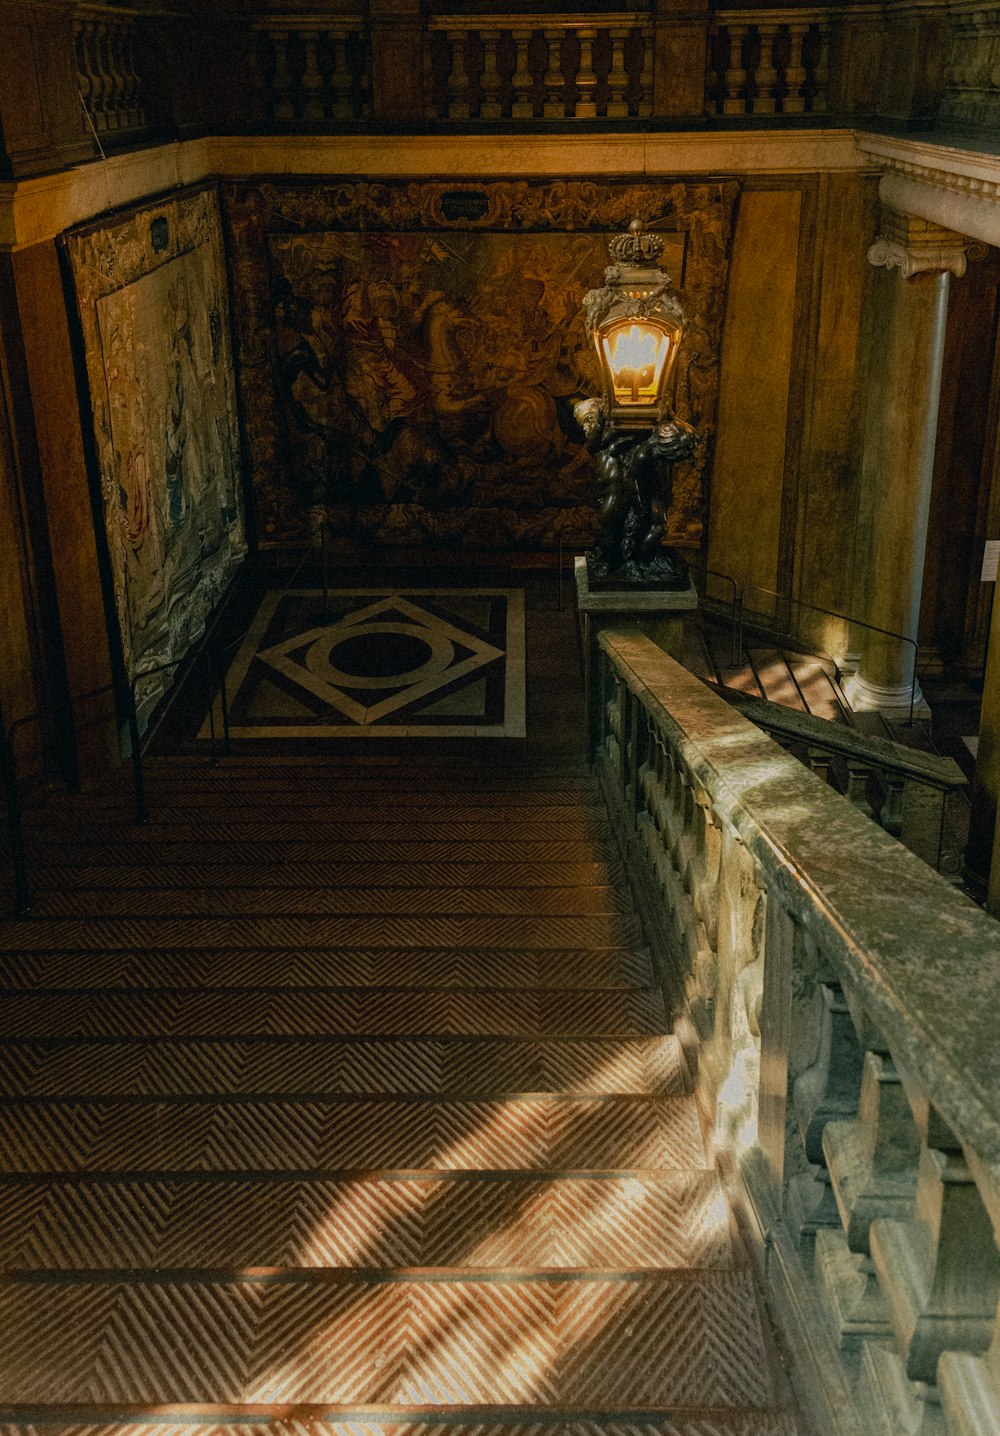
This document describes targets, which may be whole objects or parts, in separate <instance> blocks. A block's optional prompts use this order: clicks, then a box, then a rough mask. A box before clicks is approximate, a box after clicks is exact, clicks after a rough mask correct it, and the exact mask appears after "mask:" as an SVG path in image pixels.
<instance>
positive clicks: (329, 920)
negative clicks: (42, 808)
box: [0, 912, 642, 952]
mask: <svg viewBox="0 0 1000 1436" xmlns="http://www.w3.org/2000/svg"><path fill="white" fill-rule="evenodd" d="M641 944H642V935H641V933H640V931H639V927H638V924H637V923H636V922H635V921H634V920H633V919H632V918H630V917H626V916H624V915H621V916H594V917H539V918H531V917H489V918H477V917H468V918H465V917H438V916H435V915H428V916H426V917H424V916H420V915H418V916H403V917H390V918H382V917H379V916H377V915H365V916H361V917H309V916H302V915H300V914H298V913H294V912H293V913H286V914H285V915H283V916H279V917H265V918H244V919H240V918H184V917H174V916H172V915H165V916H163V917H158V918H134V919H132V918H102V917H94V918H88V919H86V920H84V921H80V920H78V919H76V918H73V919H62V920H61V919H59V918H48V919H28V920H24V921H15V922H9V923H7V924H5V925H4V927H3V928H2V929H0V951H4V952H33V951H35V952H37V951H39V950H40V949H49V950H53V951H54V950H57V949H63V950H66V949H69V950H84V951H91V952H93V951H101V950H108V949H112V948H114V949H119V950H120V949H122V948H140V947H143V948H156V947H158V946H164V947H323V948H329V947H456V948H462V947H491V946H492V947H520V948H526V949H536V950H537V949H545V948H564V947H587V946H594V947H639V946H641Z"/></svg>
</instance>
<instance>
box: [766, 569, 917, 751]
mask: <svg viewBox="0 0 1000 1436" xmlns="http://www.w3.org/2000/svg"><path fill="white" fill-rule="evenodd" d="M748 593H755V594H758V595H759V596H760V597H762V598H776V599H778V600H779V601H780V602H781V603H787V604H794V605H795V606H796V608H808V609H809V610H810V612H812V613H822V614H824V615H825V616H826V617H827V618H838V619H840V620H841V622H843V623H850V624H853V625H854V626H855V627H856V628H864V629H867V631H868V632H869V633H879V634H881V635H882V636H883V637H884V638H894V639H896V640H897V641H898V642H899V643H908V644H909V645H910V647H911V648H912V649H913V678H912V680H911V682H910V716H909V719H908V720H907V726H908V727H912V725H913V709H914V706H915V704H916V693H917V655H918V653H919V651H920V650H919V648H918V646H917V641H916V639H915V638H910V637H908V636H907V635H906V634H905V633H894V632H893V631H892V629H891V628H879V626H878V624H875V623H866V622H865V620H864V619H863V618H852V617H851V615H850V614H849V613H838V612H837V610H836V609H834V608H823V607H821V606H820V605H819V604H818V603H807V602H806V601H805V599H802V598H793V597H792V595H791V594H790V593H778V592H777V590H776V589H773V588H761V587H760V586H759V585H758V584H755V583H748V584H747V585H746V586H745V587H744V588H743V589H742V590H741V592H740V618H739V652H740V653H742V652H743V629H744V626H745V618H746V597H747V594H748ZM775 617H777V607H776V608H775ZM787 631H788V633H789V636H791V637H797V636H798V635H797V634H794V633H792V632H791V629H789V630H787ZM818 656H821V657H824V658H829V659H830V661H831V662H835V661H836V660H835V659H834V657H833V654H832V653H825V654H820V655H818Z"/></svg>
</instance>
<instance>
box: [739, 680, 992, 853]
mask: <svg viewBox="0 0 1000 1436" xmlns="http://www.w3.org/2000/svg"><path fill="white" fill-rule="evenodd" d="M732 706H733V707H734V708H735V709H736V710H737V711H738V712H740V713H742V714H744V716H745V717H747V718H749V719H750V721H751V722H752V723H755V724H756V725H757V727H758V728H763V730H764V732H765V733H769V734H770V735H771V737H772V738H774V740H775V742H777V743H780V744H781V746H782V747H783V748H785V749H786V750H787V751H788V752H790V753H791V754H792V755H793V756H794V757H796V758H798V759H799V761H800V762H802V763H805V764H806V765H807V767H809V768H811V769H812V771H813V772H814V773H816V774H817V775H818V776H819V777H820V778H822V779H823V781H824V782H827V783H831V784H832V785H833V786H834V787H835V788H836V789H837V791H838V792H841V793H843V794H844V795H845V796H846V797H847V798H849V799H850V800H851V802H852V803H853V804H854V806H855V807H856V808H859V809H860V811H861V812H862V813H864V815H865V816H866V817H868V818H874V819H875V821H876V822H877V823H879V824H880V825H881V826H882V827H883V828H885V830H886V832H887V833H891V834H892V836H893V837H894V838H899V840H900V842H902V843H905V844H906V846H907V847H908V848H909V849H910V851H911V852H913V853H916V854H917V856H918V857H920V858H923V859H924V861H925V862H929V863H930V864H931V866H932V867H940V866H941V848H942V837H943V829H944V820H945V803H946V801H947V798H948V795H949V794H950V793H955V792H958V791H960V790H961V789H962V788H964V787H965V785H966V778H965V774H964V773H963V772H962V770H961V768H960V767H959V766H958V764H957V763H956V762H955V760H954V759H953V758H942V757H939V756H938V754H936V753H923V752H920V751H919V750H918V749H914V748H906V747H904V746H903V744H901V743H893V742H891V741H890V740H889V739H888V738H879V737H876V736H874V735H869V734H867V733H859V732H858V731H857V730H856V729H854V728H846V727H841V726H840V725H838V724H835V723H831V722H829V721H828V720H827V719H825V718H817V717H815V715H814V714H812V713H799V712H797V711H796V710H795V709H793V708H785V707H782V705H781V704H780V703H770V702H768V700H767V699H765V698H754V697H751V696H743V697H740V698H738V699H736V700H734V701H733V702H732Z"/></svg>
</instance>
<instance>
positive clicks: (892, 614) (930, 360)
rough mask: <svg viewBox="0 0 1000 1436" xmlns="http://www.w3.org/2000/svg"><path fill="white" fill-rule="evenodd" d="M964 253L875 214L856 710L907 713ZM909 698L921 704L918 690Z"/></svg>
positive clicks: (853, 688) (924, 228) (889, 215)
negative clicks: (949, 333) (950, 321)
mask: <svg viewBox="0 0 1000 1436" xmlns="http://www.w3.org/2000/svg"><path fill="white" fill-rule="evenodd" d="M970 248H972V241H970V240H969V239H968V238H966V236H965V235H961V234H956V233H955V232H954V231H952V230H947V229H942V228H941V227H940V226H938V225H936V224H932V223H931V222H930V221H929V220H925V219H918V218H916V217H915V216H914V215H909V214H901V213H899V212H898V211H896V210H892V209H888V208H883V211H882V220H881V226H880V232H879V236H878V238H877V239H876V241H875V243H874V244H873V245H872V246H871V248H870V249H869V251H868V259H869V261H870V262H871V263H872V264H873V265H875V267H876V268H877V269H878V270H879V271H880V272H879V274H878V276H877V278H876V281H875V284H874V286H873V304H874V312H873V314H872V316H871V318H872V323H871V344H872V353H871V363H870V367H869V373H870V376H871V377H870V380H869V391H868V402H867V407H866V411H865V426H864V446H863V455H862V463H861V478H862V486H863V489H864V491H865V493H866V495H867V499H868V506H869V514H870V528H869V536H868V550H867V565H866V593H865V609H864V617H865V619H866V621H867V622H868V623H870V624H872V625H873V627H874V628H876V629H882V630H885V632H883V633H876V632H872V631H871V630H868V631H865V632H864V634H863V637H862V643H861V662H860V664H859V667H858V671H857V673H856V674H854V676H853V677H852V678H851V679H850V680H849V683H848V685H847V694H848V697H849V699H850V701H851V703H852V705H853V706H854V707H855V708H867V709H872V708H877V709H881V710H884V711H893V712H897V711H899V710H908V709H909V705H910V695H911V688H912V685H913V680H914V665H915V661H916V637H917V620H918V617H919V612H920V588H921V582H922V579H923V567H924V547H925V544H926V539H927V518H928V513H929V510H930V498H931V479H932V477H933V472H934V444H935V438H936V433H937V420H938V401H939V398H940V389H941V363H942V358H943V354H944V332H945V321H946V318H947V312H948V285H949V283H950V280H951V276H952V275H955V277H956V278H958V277H960V276H961V275H963V274H964V273H965V268H966V264H967V261H968V258H969V251H970ZM892 634H895V635H901V637H891V636H889V635H892ZM905 640H912V641H909V642H908V641H905ZM912 691H913V692H914V697H915V699H916V703H917V705H918V706H919V705H920V703H921V701H922V700H921V695H920V690H919V687H917V688H916V689H914V690H912Z"/></svg>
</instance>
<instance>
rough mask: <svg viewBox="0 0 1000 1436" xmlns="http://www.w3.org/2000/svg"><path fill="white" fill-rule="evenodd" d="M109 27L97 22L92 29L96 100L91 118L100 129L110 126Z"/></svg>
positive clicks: (92, 72) (92, 70)
mask: <svg viewBox="0 0 1000 1436" xmlns="http://www.w3.org/2000/svg"><path fill="white" fill-rule="evenodd" d="M107 36H108V27H107V26H106V25H101V24H97V23H95V24H94V26H93V28H92V31H91V56H92V59H93V64H92V68H91V74H92V76H93V80H94V100H93V107H92V110H91V118H92V119H93V121H94V126H95V128H96V129H98V130H106V129H107V128H108V106H109V104H110V100H111V76H110V75H109V73H108V64H107V55H106V50H107Z"/></svg>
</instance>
